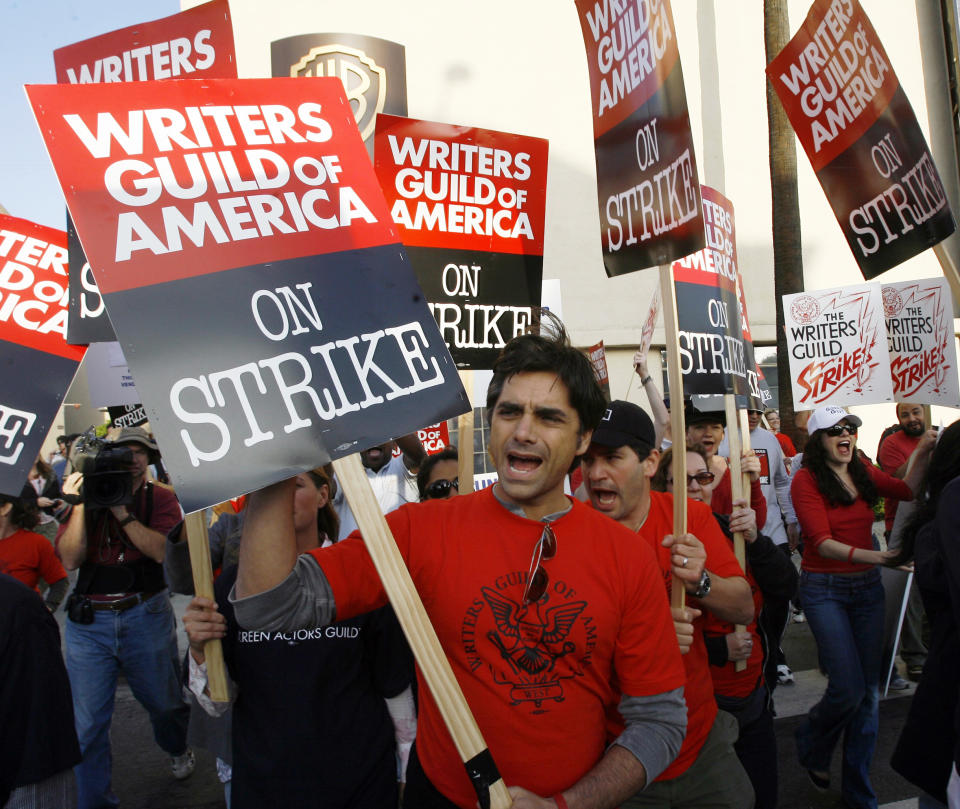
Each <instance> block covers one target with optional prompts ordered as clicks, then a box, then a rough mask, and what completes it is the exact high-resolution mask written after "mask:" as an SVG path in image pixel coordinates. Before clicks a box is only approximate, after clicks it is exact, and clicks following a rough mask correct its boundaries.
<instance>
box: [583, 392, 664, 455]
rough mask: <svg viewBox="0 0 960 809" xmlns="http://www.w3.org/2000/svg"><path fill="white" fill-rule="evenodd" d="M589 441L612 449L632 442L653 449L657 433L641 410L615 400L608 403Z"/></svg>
mask: <svg viewBox="0 0 960 809" xmlns="http://www.w3.org/2000/svg"><path fill="white" fill-rule="evenodd" d="M590 441H591V443H594V444H600V446H602V447H613V448H616V447H622V446H623V445H624V444H627V443H629V442H631V441H633V442H639V443H641V444H645V445H646V446H647V447H650V448H653V447H654V446H655V445H656V441H657V433H656V430H654V429H653V422H652V421H651V420H650V416H648V415H647V414H646V413H645V412H644V410H643V408H641V407H638V406H637V405H635V404H634V403H633V402H625V401H623V400H622V399H616V400H614V401H612V402H610V406H609V407H608V408H607V411H606V412H605V413H604V414H603V417H602V418H601V419H600V424H599V425H598V426H597V428H596V429H595V430H594V431H593V437H592V438H591V439H590Z"/></svg>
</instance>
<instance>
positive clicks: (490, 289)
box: [375, 115, 547, 369]
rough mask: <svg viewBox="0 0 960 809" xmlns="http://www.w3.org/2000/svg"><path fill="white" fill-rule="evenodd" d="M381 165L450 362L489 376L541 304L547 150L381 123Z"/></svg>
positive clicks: (525, 141) (503, 138)
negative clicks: (502, 350)
mask: <svg viewBox="0 0 960 809" xmlns="http://www.w3.org/2000/svg"><path fill="white" fill-rule="evenodd" d="M375 165H376V171H377V178H378V179H379V181H380V185H381V187H382V189H383V193H384V195H385V196H386V199H387V204H388V205H389V206H390V213H391V215H392V216H393V221H394V223H395V224H396V225H397V228H398V230H399V232H400V238H401V240H402V241H403V245H404V247H405V248H406V251H407V255H409V256H410V261H411V263H412V265H413V269H414V272H416V274H417V279H418V280H419V282H420V286H421V287H422V288H423V292H424V294H425V295H426V296H427V301H428V302H429V304H430V308H431V310H432V311H433V315H434V317H435V318H436V321H437V325H438V326H439V328H440V333H441V334H442V335H443V338H444V340H445V341H446V343H447V347H448V348H449V349H450V353H451V355H452V356H453V359H454V361H455V362H456V364H457V366H458V367H460V368H471V369H489V368H491V367H493V363H494V361H495V360H496V358H497V356H498V355H499V353H500V350H501V349H502V348H503V346H504V344H505V343H506V342H507V341H508V340H510V339H511V338H512V337H514V336H515V335H517V334H522V333H523V332H524V331H525V330H526V329H527V328H528V327H529V326H530V325H531V322H532V319H533V308H534V307H538V306H539V305H540V289H541V283H542V277H543V230H544V211H545V206H546V190H547V141H545V140H543V139H541V138H532V137H526V136H523V135H512V134H509V133H506V132H494V131H492V130H488V129H478V128H476V127H466V126H453V125H451V124H440V123H433V122H430V121H417V120H414V119H411V118H399V117H397V116H392V115H381V116H379V117H378V118H377V131H376V136H375Z"/></svg>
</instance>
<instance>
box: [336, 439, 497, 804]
mask: <svg viewBox="0 0 960 809" xmlns="http://www.w3.org/2000/svg"><path fill="white" fill-rule="evenodd" d="M471 438H472V436H471ZM461 443H463V442H461ZM470 444H471V447H472V444H473V442H472V441H471V442H470ZM333 468H334V471H335V472H336V474H337V480H339V481H340V483H341V485H342V486H343V491H344V493H345V494H346V496H347V500H348V501H349V503H350V509H351V510H352V511H353V515H354V517H356V520H357V525H358V526H359V528H360V533H361V534H362V535H363V541H364V544H365V545H366V546H367V551H369V553H370V558H371V559H372V560H373V564H374V566H375V567H376V569H377V573H379V574H380V580H381V581H382V582H383V588H384V590H386V593H387V597H388V598H389V599H390V604H391V605H392V606H393V611H394V612H395V613H396V614H397V619H398V620H399V621H400V626H401V627H402V628H403V632H404V634H405V635H406V636H407V641H408V642H409V643H410V648H411V649H412V650H413V654H414V657H416V659H417V664H418V665H419V666H420V671H421V673H422V674H423V678H424V679H425V680H426V681H427V685H428V686H429V687H430V693H431V694H432V695H433V699H434V701H435V702H436V703H437V708H439V709H440V714H441V715H442V716H443V721H444V722H445V723H446V725H447V729H448V730H449V731H450V736H451V737H452V738H453V743H454V744H455V745H456V748H457V752H458V753H459V755H460V758H461V760H462V761H463V762H464V765H465V766H466V768H467V773H468V775H470V779H471V781H472V783H473V785H474V787H475V788H476V789H477V794H478V797H480V802H481V806H483V805H484V800H483V798H484V794H482V793H485V792H486V788H487V787H489V797H490V803H488V804H486V805H487V806H490V807H492V809H508V807H509V806H510V804H511V803H512V801H511V799H510V793H509V792H507V787H506V785H505V784H504V783H503V779H502V778H500V777H499V774H498V773H496V770H495V768H493V766H492V765H493V762H492V759H491V758H490V753H489V751H488V750H487V745H486V742H484V740H483V736H482V735H481V733H480V728H479V727H478V726H477V722H476V720H475V719H474V718H473V714H472V713H471V711H470V706H469V705H467V701H466V699H465V698H464V696H463V691H462V690H461V689H460V684H459V683H458V682H457V679H456V677H454V675H453V669H452V668H451V667H450V661H449V660H447V656H446V655H445V654H444V652H443V648H442V647H441V646H440V640H439V639H438V638H437V633H436V631H435V630H434V628H433V625H432V624H431V623H430V619H429V618H428V617H427V611H426V609H424V606H423V602H422V601H421V600H420V595H419V594H418V593H417V590H416V587H414V584H413V580H412V579H411V578H410V572H409V571H408V570H407V566H406V565H405V564H404V562H403V557H402V556H401V555H400V551H399V550H398V549H397V545H396V542H395V541H394V539H393V535H392V534H391V533H390V528H389V526H388V525H387V521H386V520H385V519H384V517H383V513H382V512H381V511H380V506H379V504H378V503H377V500H376V498H375V497H374V496H373V490H372V489H371V488H370V482H369V480H368V479H367V475H366V472H364V469H363V467H362V466H361V464H360V456H359V455H356V454H354V455H348V456H347V457H346V458H340V459H339V460H336V461H334V462H333ZM462 485H463V482H462V479H461V486H462ZM471 489H472V486H471ZM491 769H493V773H492V776H493V777H495V778H496V780H493V777H491V773H490V770H491Z"/></svg>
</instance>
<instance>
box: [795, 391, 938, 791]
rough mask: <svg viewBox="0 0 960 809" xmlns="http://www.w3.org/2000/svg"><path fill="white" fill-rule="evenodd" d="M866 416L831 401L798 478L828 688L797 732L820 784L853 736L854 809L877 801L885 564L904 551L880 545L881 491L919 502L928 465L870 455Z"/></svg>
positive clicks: (817, 417)
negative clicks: (896, 473)
mask: <svg viewBox="0 0 960 809" xmlns="http://www.w3.org/2000/svg"><path fill="white" fill-rule="evenodd" d="M861 423H862V422H861V421H860V419H859V418H858V417H857V416H854V415H851V414H849V413H847V412H846V411H845V410H844V409H843V408H842V407H821V408H819V409H818V410H816V411H815V412H814V414H813V415H812V416H811V417H810V421H809V422H808V423H807V432H808V433H809V435H810V439H809V440H808V441H807V444H806V447H805V449H804V454H803V467H802V468H801V469H800V470H799V471H798V472H797V475H796V477H795V478H794V480H793V484H792V486H791V496H792V498H793V504H794V508H795V510H796V513H797V517H798V518H799V521H800V527H801V529H802V531H803V536H804V549H803V564H802V568H801V575H800V595H801V599H802V602H803V607H804V611H805V613H806V616H807V620H808V621H809V622H810V629H811V630H812V631H813V636H814V638H815V639H816V641H817V649H818V651H819V655H820V664H821V666H823V667H824V669H825V670H826V673H827V677H828V678H829V679H828V683H827V690H826V692H825V693H824V695H823V697H822V698H821V700H820V702H818V703H817V704H816V705H814V706H813V708H811V709H810V712H809V713H808V714H807V717H806V719H805V720H804V721H803V722H802V723H801V724H800V726H799V727H798V728H797V730H796V733H795V735H796V739H797V749H798V752H799V754H800V765H801V766H802V767H804V768H805V769H806V770H807V774H808V776H809V778H810V781H811V782H812V783H813V785H814V787H816V788H817V789H818V790H821V791H824V790H826V789H827V788H829V786H830V760H831V758H832V756H833V750H834V747H836V745H837V743H838V742H839V741H840V740H841V737H842V738H843V769H842V775H841V782H840V792H841V797H842V798H843V801H844V803H845V804H846V805H847V806H848V807H851V809H870V808H871V807H874V808H875V807H876V806H877V796H876V794H875V793H874V791H873V787H872V786H871V784H870V777H869V770H870V760H871V758H872V757H873V750H874V748H875V747H876V742H877V730H878V717H879V711H878V708H879V683H880V668H881V665H880V657H881V644H882V636H883V585H882V583H881V581H880V571H879V570H878V569H877V566H878V565H889V564H891V563H892V562H893V560H894V558H895V556H896V552H894V551H880V550H877V549H876V548H875V547H874V540H873V533H872V529H873V520H874V515H873V505H874V503H876V502H877V499H878V497H880V496H885V497H891V498H894V499H897V500H912V499H913V493H914V491H916V490H917V488H918V487H919V485H920V480H921V478H922V476H923V472H924V468H925V466H926V463H925V461H926V459H927V458H928V457H929V455H925V456H923V458H922V461H921V462H920V463H917V462H916V461H917V460H920V458H919V456H917V455H915V456H914V459H913V460H912V462H911V465H910V466H909V467H908V469H907V472H906V474H905V475H904V479H903V480H897V479H896V478H892V477H890V476H889V475H887V474H886V473H885V472H882V471H881V470H879V469H877V468H876V467H874V466H872V465H870V464H868V463H865V462H864V461H863V460H862V459H861V457H860V455H859V452H858V450H857V428H858V427H860V425H861Z"/></svg>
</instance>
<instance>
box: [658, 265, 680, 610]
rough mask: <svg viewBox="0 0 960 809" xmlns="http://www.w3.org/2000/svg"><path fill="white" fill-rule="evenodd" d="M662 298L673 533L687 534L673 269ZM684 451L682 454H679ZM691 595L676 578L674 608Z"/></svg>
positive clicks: (663, 272)
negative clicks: (668, 393) (668, 410)
mask: <svg viewBox="0 0 960 809" xmlns="http://www.w3.org/2000/svg"><path fill="white" fill-rule="evenodd" d="M660 294H661V296H662V306H663V327H664V331H665V332H666V344H667V380H668V381H669V383H670V434H671V435H672V436H673V447H674V451H673V463H672V464H671V467H670V468H671V470H672V472H673V533H674V536H676V535H678V534H685V533H687V453H686V446H687V426H686V424H685V423H684V417H683V372H682V371H681V370H680V344H679V341H678V334H679V328H678V327H677V288H676V287H675V286H674V285H673V267H672V266H671V265H670V264H661V265H660ZM678 449H679V450H680V451H679V452H678V451H677V450H678ZM686 594H687V591H686V590H685V589H684V586H683V582H682V581H680V580H679V579H678V578H677V577H676V576H674V577H673V583H672V584H671V586H670V606H671V607H680V608H682V607H683V606H684V604H685V603H686Z"/></svg>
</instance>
